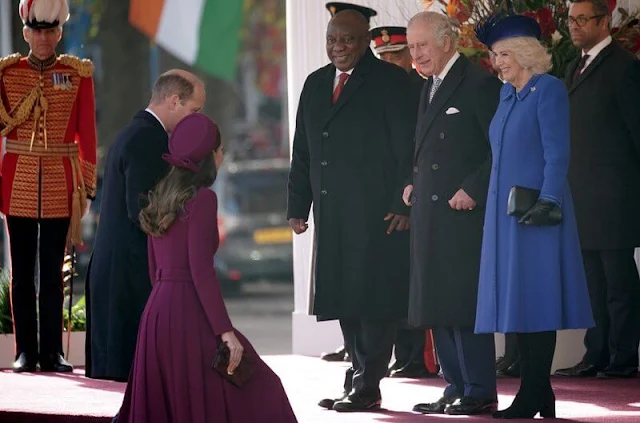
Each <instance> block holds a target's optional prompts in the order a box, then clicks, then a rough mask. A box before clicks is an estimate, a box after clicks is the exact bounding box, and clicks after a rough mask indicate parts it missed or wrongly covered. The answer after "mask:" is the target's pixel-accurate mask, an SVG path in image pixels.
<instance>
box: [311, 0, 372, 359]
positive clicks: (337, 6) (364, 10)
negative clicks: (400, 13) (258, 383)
mask: <svg viewBox="0 0 640 423" xmlns="http://www.w3.org/2000/svg"><path fill="white" fill-rule="evenodd" d="M325 7H326V8H327V10H328V11H329V13H330V14H331V17H334V16H335V15H336V13H338V12H342V11H343V10H354V11H356V12H358V13H360V14H361V15H362V16H364V17H365V19H366V20H367V22H369V21H370V20H371V18H372V17H373V16H376V15H377V14H378V12H376V11H375V10H374V9H371V8H370V7H366V6H360V5H358V4H353V3H344V2H337V1H331V2H328V3H327V4H326V5H325ZM320 358H321V359H322V360H324V361H351V357H350V356H349V353H348V352H347V348H346V347H345V346H344V345H342V346H341V347H339V348H337V349H336V350H335V351H334V352H330V353H324V354H322V355H321V356H320Z"/></svg>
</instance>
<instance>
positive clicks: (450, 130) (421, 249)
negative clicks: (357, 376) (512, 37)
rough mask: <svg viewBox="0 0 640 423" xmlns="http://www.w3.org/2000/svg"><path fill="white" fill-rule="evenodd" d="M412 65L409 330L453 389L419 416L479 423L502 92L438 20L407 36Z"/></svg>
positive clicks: (422, 20) (417, 22) (423, 20)
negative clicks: (429, 344) (486, 251)
mask: <svg viewBox="0 0 640 423" xmlns="http://www.w3.org/2000/svg"><path fill="white" fill-rule="evenodd" d="M407 27H408V28H407V38H408V41H409V50H410V51H411V56H412V57H413V59H414V60H415V61H416V62H417V64H418V66H419V67H420V70H421V72H422V73H423V74H424V75H427V76H428V77H429V79H428V82H427V84H425V87H424V89H423V92H422V98H421V101H420V107H419V110H418V125H417V128H416V133H415V154H414V159H413V175H412V178H411V180H410V183H409V184H408V186H407V187H406V188H405V191H404V195H403V199H404V200H405V202H406V204H409V205H411V206H412V210H411V283H410V296H409V324H411V325H413V326H422V327H430V328H433V335H434V338H435V344H436V348H437V350H438V358H439V360H440V367H441V369H442V373H443V375H444V378H445V379H446V380H447V382H448V383H449V385H448V386H447V387H446V389H445V391H444V395H443V396H442V398H440V399H439V400H438V401H436V402H433V403H426V404H417V405H416V406H415V407H414V411H416V412H420V413H424V414H427V413H448V414H465V415H467V414H482V413H491V412H494V411H495V410H496V408H497V392H496V375H495V370H494V368H495V345H494V338H493V334H490V335H484V334H483V335H475V334H474V325H475V316H476V301H477V293H478V275H479V268H480V249H481V242H482V227H483V224H484V210H483V208H484V203H485V201H486V197H487V189H488V181H489V173H490V166H491V160H490V150H489V139H488V128H489V123H490V122H491V119H492V118H493V115H494V113H495V110H496V108H497V106H498V100H499V94H500V89H501V87H502V84H501V83H500V80H499V79H498V78H496V77H495V76H494V75H491V74H490V73H489V72H487V71H485V70H483V69H481V68H479V67H477V66H475V65H473V64H472V63H471V62H470V61H469V60H468V59H467V58H465V57H464V56H461V55H460V54H459V53H458V52H457V51H456V32H455V31H454V29H453V27H452V26H451V24H450V23H449V20H448V19H447V17H446V16H445V15H443V14H441V13H436V12H422V13H418V14H417V15H415V16H414V17H413V18H411V20H410V21H409V24H408V26H407Z"/></svg>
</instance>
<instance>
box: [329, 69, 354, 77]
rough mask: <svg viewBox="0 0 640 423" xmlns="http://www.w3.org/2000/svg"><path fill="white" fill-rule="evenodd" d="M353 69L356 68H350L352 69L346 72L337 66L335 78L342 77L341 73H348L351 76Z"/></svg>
mask: <svg viewBox="0 0 640 423" xmlns="http://www.w3.org/2000/svg"><path fill="white" fill-rule="evenodd" d="M353 69H355V68H352V69H350V70H348V71H346V72H342V71H341V70H340V69H338V68H336V76H335V78H334V79H338V78H340V75H342V74H343V73H346V74H348V75H349V76H351V74H352V73H353Z"/></svg>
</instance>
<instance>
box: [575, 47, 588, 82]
mask: <svg viewBox="0 0 640 423" xmlns="http://www.w3.org/2000/svg"><path fill="white" fill-rule="evenodd" d="M587 60H589V55H588V54H585V55H584V56H582V57H581V58H580V61H579V62H578V67H577V68H576V71H575V72H574V73H573V79H571V84H573V83H574V82H575V80H576V79H577V78H578V76H580V74H581V73H582V69H584V65H586V64H587Z"/></svg>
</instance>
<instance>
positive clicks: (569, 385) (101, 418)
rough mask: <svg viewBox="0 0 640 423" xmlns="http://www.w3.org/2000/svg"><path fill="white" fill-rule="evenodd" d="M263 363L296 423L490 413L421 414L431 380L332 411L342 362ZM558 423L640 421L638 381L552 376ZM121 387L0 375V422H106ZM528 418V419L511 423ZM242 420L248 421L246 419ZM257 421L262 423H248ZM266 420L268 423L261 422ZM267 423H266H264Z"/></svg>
mask: <svg viewBox="0 0 640 423" xmlns="http://www.w3.org/2000/svg"><path fill="white" fill-rule="evenodd" d="M265 361H266V362H267V363H268V364H269V365H270V366H271V367H272V368H273V370H274V371H275V372H276V373H277V374H278V375H279V376H280V378H281V379H282V382H283V384H284V386H285V389H286V390H287V394H288V395H289V398H290V401H291V404H292V406H293V408H294V410H295V412H296V415H297V416H298V421H299V422H300V423H365V422H366V423H418V422H424V421H425V419H426V420H428V421H433V422H438V421H443V422H445V423H446V422H453V421H469V422H474V423H475V422H490V421H493V422H495V420H493V419H492V418H491V416H474V417H468V416H445V415H442V416H440V415H431V416H422V415H416V414H414V413H411V412H410V410H411V408H412V407H413V405H414V404H416V403H420V402H429V401H434V400H436V399H438V398H439V397H440V395H441V394H442V389H443V387H444V385H445V383H444V381H443V380H442V379H439V378H434V379H421V380H409V379H389V378H387V379H384V380H383V382H382V395H383V407H384V408H385V409H384V410H381V411H380V412H375V413H336V412H334V411H329V410H324V409H321V408H319V407H318V406H317V405H316V404H317V402H318V400H320V399H322V398H325V397H331V396H333V395H336V394H337V393H338V391H339V389H340V387H341V385H342V379H343V377H344V370H345V368H346V366H347V365H346V364H345V363H327V362H324V361H321V360H319V359H317V358H312V357H301V356H269V357H265ZM518 385H519V380H517V379H500V380H499V382H498V387H499V393H500V398H499V399H500V408H501V409H502V408H506V407H508V406H509V404H510V403H511V401H512V400H513V395H514V394H515V392H516V391H517V389H518ZM553 386H554V390H555V392H556V397H557V402H556V408H557V415H558V417H559V418H558V419H557V420H555V421H558V422H572V423H573V422H576V423H578V422H579V423H640V381H639V380H638V379H637V378H634V379H628V380H597V379H577V380H576V379H561V378H554V379H553ZM124 388H125V384H123V383H118V382H110V381H104V380H94V379H87V378H85V377H84V372H83V369H77V370H76V371H74V373H72V374H51V373H26V374H25V373H23V374H14V373H12V372H11V371H8V370H7V371H1V372H0V422H1V423H110V422H111V418H112V417H113V416H114V415H115V413H116V412H117V411H118V408H119V407H120V403H121V402H122V395H123V392H124ZM511 421H513V422H518V421H531V420H511ZM248 423H249V422H248ZM251 423H263V422H251ZM264 423H267V422H264ZM269 423H270V422H269Z"/></svg>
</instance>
